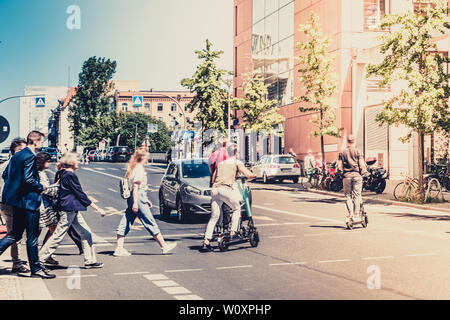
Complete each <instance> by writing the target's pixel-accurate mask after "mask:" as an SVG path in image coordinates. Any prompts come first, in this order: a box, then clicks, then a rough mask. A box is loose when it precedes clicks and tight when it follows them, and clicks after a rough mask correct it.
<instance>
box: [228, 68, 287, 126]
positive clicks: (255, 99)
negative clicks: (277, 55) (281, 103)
mask: <svg viewBox="0 0 450 320" xmlns="http://www.w3.org/2000/svg"><path fill="white" fill-rule="evenodd" d="M267 87H268V86H267V85H265V84H264V81H263V79H262V77H261V76H260V75H254V76H251V75H247V77H246V82H245V85H244V88H243V89H244V97H243V98H234V99H233V100H232V105H233V108H234V109H237V110H241V111H242V121H243V122H242V124H241V126H242V128H243V129H244V130H246V131H256V132H259V131H261V130H264V131H266V132H267V133H268V134H270V133H272V131H273V129H274V126H276V125H277V124H280V123H283V122H284V121H285V118H284V117H283V116H282V115H281V114H279V113H278V110H279V107H278V106H277V101H276V100H268V99H267V92H268V91H267Z"/></svg>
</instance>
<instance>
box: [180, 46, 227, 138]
mask: <svg viewBox="0 0 450 320" xmlns="http://www.w3.org/2000/svg"><path fill="white" fill-rule="evenodd" d="M211 46H212V44H211V42H210V41H209V40H208V39H207V40H206V48H205V49H203V50H202V51H199V50H197V51H195V53H196V54H197V56H198V58H199V59H200V60H204V61H203V62H202V63H201V64H200V65H199V66H197V70H196V72H195V73H194V75H193V76H192V78H185V79H182V80H181V85H182V86H184V87H186V88H188V89H189V90H190V91H191V92H196V96H195V97H194V99H193V100H192V102H191V106H192V108H193V109H195V108H198V113H197V116H196V120H198V121H201V122H202V125H203V130H207V129H218V130H220V131H222V132H225V130H226V128H227V115H226V112H225V107H226V106H227V98H228V95H227V90H226V89H224V87H223V84H224V80H223V79H222V77H223V76H224V75H228V74H230V72H228V71H226V70H222V69H218V68H217V66H216V64H215V62H214V60H215V59H219V58H220V56H221V54H222V53H223V51H212V49H211Z"/></svg>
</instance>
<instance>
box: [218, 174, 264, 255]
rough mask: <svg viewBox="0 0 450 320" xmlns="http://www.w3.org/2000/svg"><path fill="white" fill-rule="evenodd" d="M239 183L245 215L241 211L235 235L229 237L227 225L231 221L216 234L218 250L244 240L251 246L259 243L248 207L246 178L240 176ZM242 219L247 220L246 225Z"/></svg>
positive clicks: (224, 249) (226, 248) (225, 249)
mask: <svg viewBox="0 0 450 320" xmlns="http://www.w3.org/2000/svg"><path fill="white" fill-rule="evenodd" d="M240 180H241V185H242V190H241V191H242V195H243V198H244V205H245V208H246V216H245V215H244V214H243V213H242V212H241V218H240V221H239V231H238V232H236V234H235V237H233V239H231V236H230V229H229V226H230V224H231V223H228V226H227V227H226V228H225V227H224V230H223V232H222V233H219V234H218V236H217V245H218V246H219V249H220V251H222V252H223V251H227V250H228V248H229V246H231V245H236V244H241V243H245V242H250V245H251V246H252V247H257V246H258V244H259V235H258V231H257V230H256V227H255V225H254V223H253V218H252V211H251V208H250V200H249V197H248V187H247V185H246V184H245V181H246V180H247V179H246V178H245V177H240ZM244 221H248V222H247V225H245V224H244Z"/></svg>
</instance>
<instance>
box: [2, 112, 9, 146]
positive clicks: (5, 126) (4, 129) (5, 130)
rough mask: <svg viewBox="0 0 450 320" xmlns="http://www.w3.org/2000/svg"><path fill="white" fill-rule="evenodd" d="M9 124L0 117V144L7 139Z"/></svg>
mask: <svg viewBox="0 0 450 320" xmlns="http://www.w3.org/2000/svg"><path fill="white" fill-rule="evenodd" d="M9 130H10V128H9V123H8V120H6V119H5V118H4V117H2V116H0V143H2V142H4V141H5V140H6V139H8V136H9Z"/></svg>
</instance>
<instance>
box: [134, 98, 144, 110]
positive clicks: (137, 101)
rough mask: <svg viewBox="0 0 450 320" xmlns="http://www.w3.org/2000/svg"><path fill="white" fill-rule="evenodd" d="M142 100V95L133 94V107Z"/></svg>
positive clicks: (140, 103)
mask: <svg viewBox="0 0 450 320" xmlns="http://www.w3.org/2000/svg"><path fill="white" fill-rule="evenodd" d="M143 101H144V99H143V97H142V96H133V107H140V106H142V102H143Z"/></svg>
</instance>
